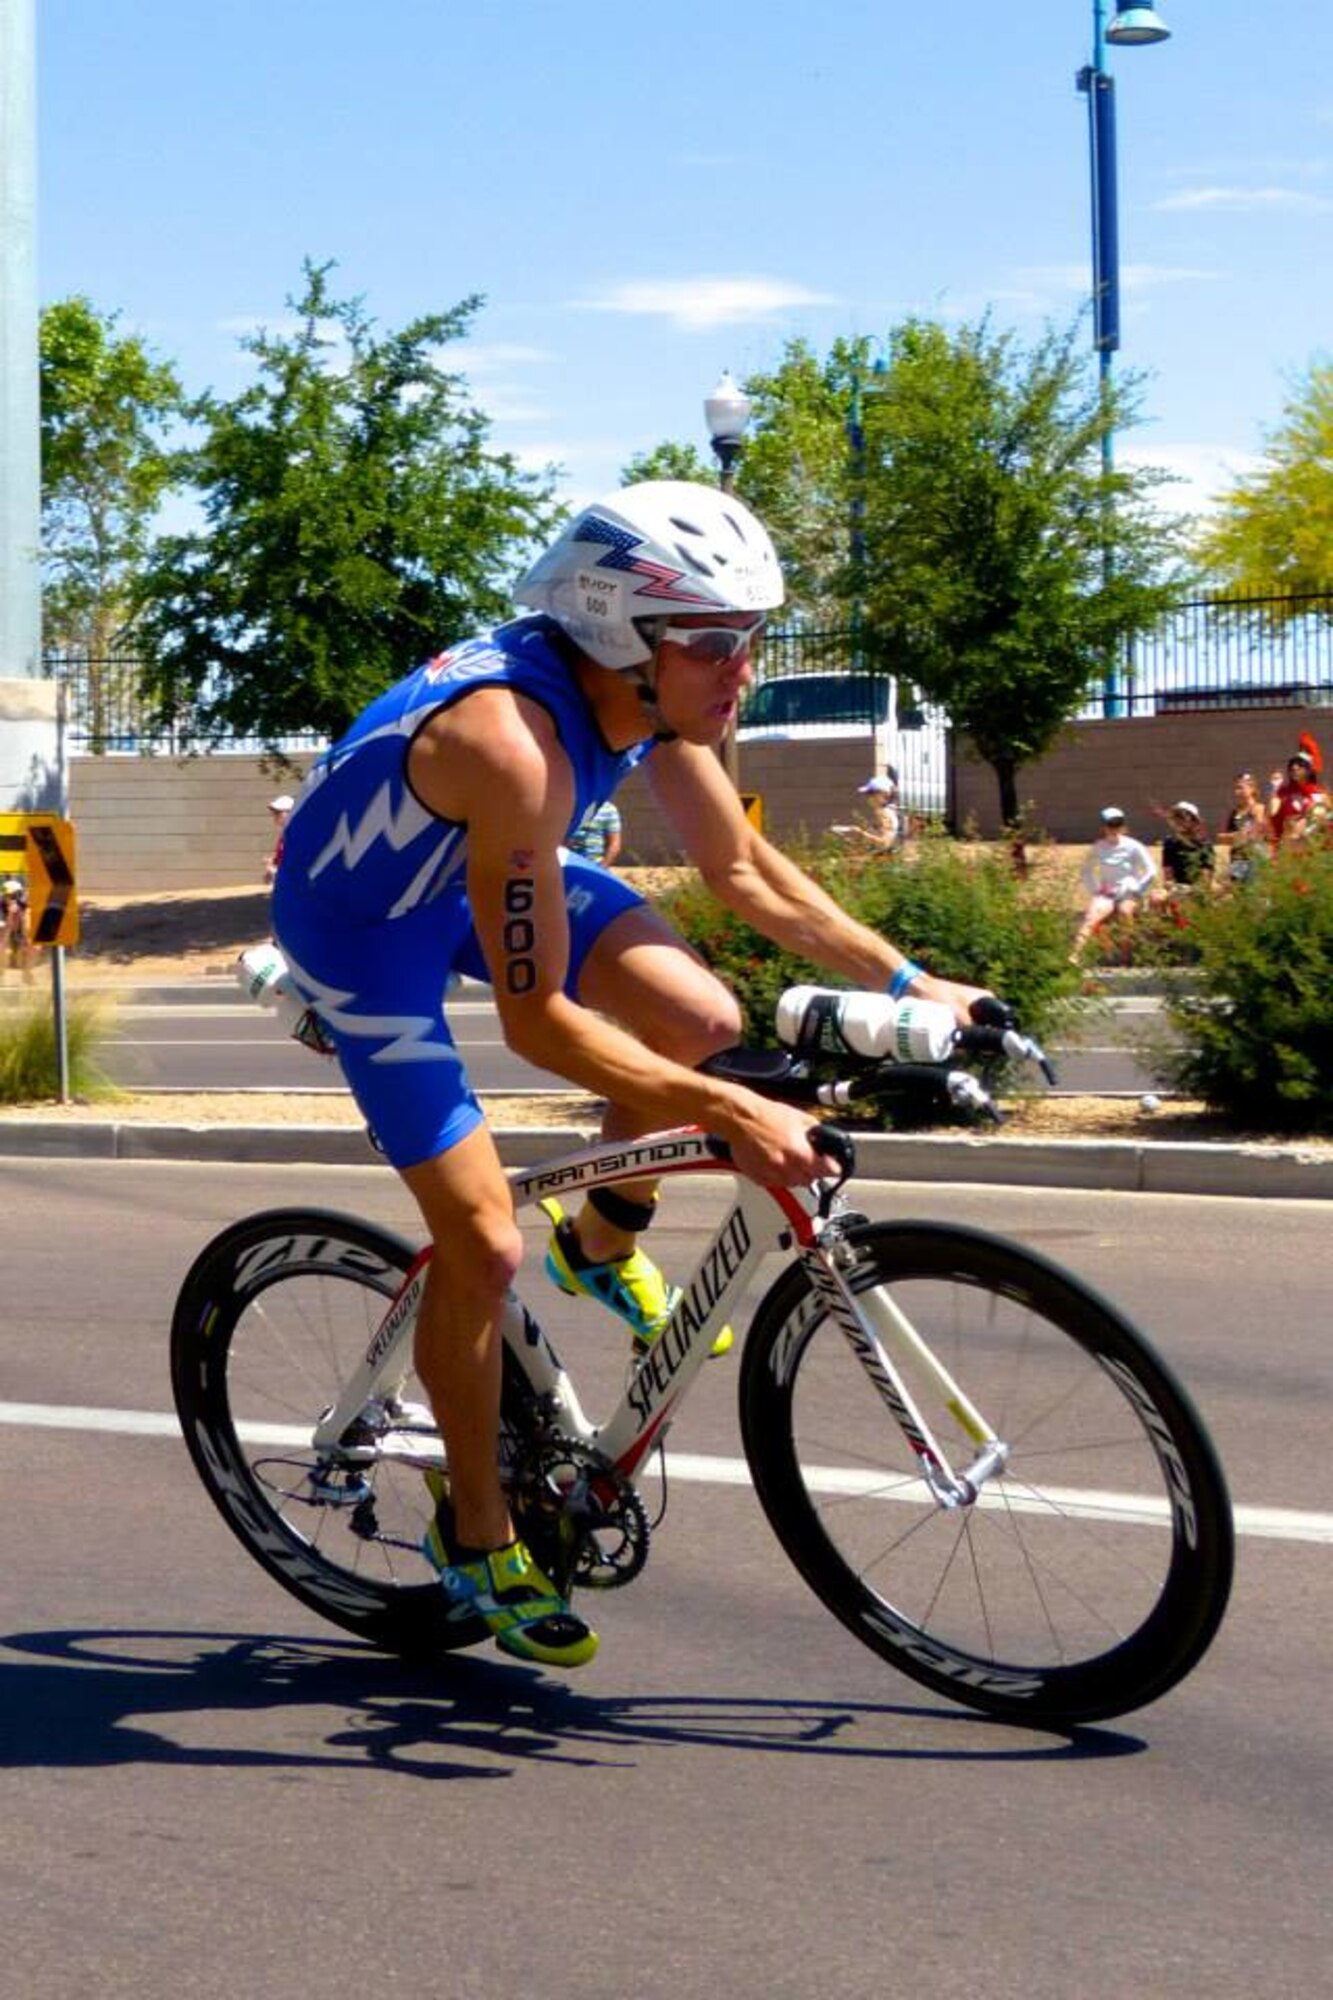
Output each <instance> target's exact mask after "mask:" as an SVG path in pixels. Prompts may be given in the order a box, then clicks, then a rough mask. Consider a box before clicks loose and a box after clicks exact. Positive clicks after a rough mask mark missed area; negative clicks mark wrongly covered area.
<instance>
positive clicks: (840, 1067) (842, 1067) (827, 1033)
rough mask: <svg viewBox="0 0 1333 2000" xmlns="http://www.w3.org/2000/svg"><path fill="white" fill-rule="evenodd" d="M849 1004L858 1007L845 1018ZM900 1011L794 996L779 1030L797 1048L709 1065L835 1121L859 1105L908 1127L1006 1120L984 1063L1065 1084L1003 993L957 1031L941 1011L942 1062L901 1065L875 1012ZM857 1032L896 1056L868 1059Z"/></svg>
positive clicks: (936, 1049)
mask: <svg viewBox="0 0 1333 2000" xmlns="http://www.w3.org/2000/svg"><path fill="white" fill-rule="evenodd" d="M844 1001H850V1003H851V1008H850V1009H849V1010H848V1013H847V1014H846V1015H845V1016H844V1015H843V1014H842V1003H843V1002H844ZM793 1003H795V1004H794V1005H793ZM892 1004H893V1003H890V1002H889V1001H888V1000H887V997H886V996H884V995H879V994H849V995H843V994H840V993H834V992H831V991H829V990H828V989H812V988H805V989H792V990H791V991H789V992H788V993H787V994H785V995H784V996H783V998H782V1000H780V1001H779V1005H778V1020H779V1031H780V1032H781V1033H782V1034H783V1039H784V1041H786V1042H787V1044H788V1046H787V1047H784V1048H779V1049H754V1048H735V1049H727V1050H724V1051H723V1052H722V1053H721V1054H720V1055H717V1056H712V1057H710V1058H709V1059H708V1060H707V1061H706V1062H705V1063H703V1064H701V1068H702V1069H703V1070H705V1071H706V1072H707V1073H708V1074H710V1075H714V1076H722V1077H725V1078H726V1079H727V1080H728V1081H730V1082H734V1083H740V1084H744V1085H745V1086H747V1087H748V1088H749V1089H751V1090H755V1091H757V1092H759V1093H760V1095H762V1096H768V1097H777V1098H782V1099H783V1100H784V1101H785V1102H787V1103H793V1104H801V1105H810V1106H811V1107H812V1108H813V1107H818V1108H819V1109H820V1110H822V1111H823V1112H825V1113H826V1114H828V1113H833V1114H835V1115H836V1114H838V1113H842V1114H844V1115H846V1114H848V1113H855V1111H856V1110H857V1108H858V1107H860V1108H861V1109H862V1110H863V1111H868V1110H870V1109H871V1108H872V1107H873V1109H874V1110H875V1111H877V1112H878V1113H880V1114H881V1115H884V1116H887V1118H888V1120H889V1122H890V1123H892V1124H894V1125H899V1126H903V1125H911V1124H914V1123H915V1124H920V1123H925V1122H933V1121H936V1120H938V1119H939V1118H940V1117H945V1118H952V1119H957V1120H962V1121H965V1122H972V1123H975V1122H978V1121H980V1120H987V1121H989V1122H991V1123H994V1124H999V1123H1001V1122H1002V1114H1001V1112H1000V1109H999V1106H998V1105H997V1104H996V1102H995V1099H994V1097H993V1095H992V1093H991V1089H990V1087H989V1082H988V1080H987V1079H986V1078H984V1077H983V1076H981V1075H978V1074H977V1073H976V1066H980V1067H981V1068H983V1069H984V1068H985V1067H986V1066H987V1065H994V1064H997V1063H999V1062H1008V1063H1014V1064H1018V1063H1031V1064H1033V1065H1034V1066H1035V1067H1036V1068H1037V1069H1038V1070H1040V1072H1041V1074H1042V1076H1043V1077H1044V1078H1045V1080H1046V1082H1047V1083H1048V1084H1054V1082H1055V1081H1056V1074H1055V1069H1054V1066H1053V1064H1052V1063H1051V1062H1050V1060H1049V1058H1048V1057H1047V1055H1046V1053H1045V1051H1044V1050H1043V1049H1042V1048H1041V1046H1040V1045H1039V1044H1038V1043H1037V1042H1036V1041H1035V1040H1034V1039H1033V1038H1032V1037H1031V1036H1030V1035H1026V1034H1024V1033H1023V1030H1022V1027H1021V1025H1020V1023H1019V1020H1018V1017H1017V1014H1016V1012H1015V1010H1014V1009H1013V1008H1012V1007H1010V1006H1008V1005H1007V1004H1006V1003H1005V1002H1004V1001H1002V1000H1000V999H998V998H997V997H996V996H995V995H994V994H983V995H981V996H980V997H979V998H978V999H977V1000H976V1001H974V1002H973V1004H972V1008H971V1022H970V1024H969V1025H968V1026H965V1027H954V1028H953V1029H952V1031H951V1030H950V1027H949V1022H948V1017H947V1012H946V1010H944V1009H942V1008H938V1007H936V1008H935V1014H936V1016H943V1019H942V1021H940V1023H939V1032H938V1039H937V1040H936V1041H933V1042H932V1043H931V1046H930V1050H929V1053H930V1054H931V1055H935V1056H936V1057H937V1059H935V1060H926V1061H921V1060H912V1061H899V1060H897V1059H896V1055H897V1050H898V1048H899V1047H900V1046H902V1042H901V1038H900V1037H898V1036H895V1035H892V1034H890V1035H888V1036H887V1037H886V1036H884V1035H882V1034H879V1033H878V1032H877V1029H878V1028H879V1026H880V1025H881V1024H880V1023H878V1022H877V1021H876V1019H875V1018H874V1015H875V1010H876V1009H886V1008H889V1007H890V1006H891V1005H892ZM798 1017H799V1018H798ZM844 1024H846V1032H843V1027H844ZM853 1032H855V1033H856V1034H857V1036H858V1037H859V1039H860V1040H861V1043H862V1046H863V1047H864V1046H867V1042H866V1036H867V1033H869V1034H870V1037H871V1039H870V1042H869V1044H868V1045H869V1046H873V1047H875V1048H878V1049H886V1050H888V1051H890V1052H889V1053H879V1054H874V1055H870V1054H862V1053H859V1052H858V1050H857V1049H856V1048H854V1047H853V1046H852V1045H851V1043H850V1041H849V1040H848V1035H849V1034H850V1033H853Z"/></svg>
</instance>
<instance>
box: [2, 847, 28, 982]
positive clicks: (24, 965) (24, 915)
mask: <svg viewBox="0 0 1333 2000" xmlns="http://www.w3.org/2000/svg"><path fill="white" fill-rule="evenodd" d="M0 926H3V936H4V959H3V961H2V962H0V970H3V969H4V967H8V969H9V971H11V972H20V973H22V975H23V984H24V985H25V986H31V985H32V949H33V948H32V939H31V937H30V936H29V934H28V892H27V890H26V889H25V887H24V886H23V884H22V882H20V881H19V880H18V878H17V876H13V875H11V876H10V877H9V879H8V881H6V882H4V883H0Z"/></svg>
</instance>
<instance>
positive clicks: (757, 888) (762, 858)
mask: <svg viewBox="0 0 1333 2000" xmlns="http://www.w3.org/2000/svg"><path fill="white" fill-rule="evenodd" d="M647 773H648V777H649V780H650V783H651V785H652V788H653V791H654V794H655V796H656V798H657V800H658V803H659V804H660V806H661V807H662V810H663V812H664V813H665V814H666V816H667V818H668V820H669V821H670V823H671V826H672V830H673V831H674V833H675V834H676V837H677V838H678V840H679V841H680V843H681V846H682V847H683V848H684V849H685V851H686V853H687V854H688V855H689V856H690V859H691V860H692V861H693V862H694V864H695V866H696V867H697V868H698V870H699V872H700V874H701V875H702V876H703V879H704V881H705V882H706V883H707V885H708V887H709V888H710V889H711V890H712V892H713V894H714V895H715V896H716V897H717V898H718V900H719V901H720V902H723V903H725V904H726V906H727V908H728V909H730V910H734V911H735V912H736V914H737V916H740V917H744V919H745V921H746V922H747V923H750V924H753V926H754V928H755V929H756V930H757V931H762V932H763V934H764V936H765V937H768V938H772V939H773V941H774V943H775V944H780V945H782V946H783V947H784V948H785V949H786V950H788V951H792V952H796V953H798V954H799V955H800V956H801V957H802V958H809V959H813V960H814V962H815V963H816V964H817V965H824V966H827V967H828V969H829V971H830V972H836V973H840V974H841V975H842V977H843V978H844V979H849V980H850V981H851V982H852V984H853V985H855V986H865V987H869V988H870V989H871V990H872V991H877V992H882V991H883V989H884V988H885V987H886V986H887V985H888V983H889V981H890V979H891V978H892V977H893V975H894V973H895V972H897V971H898V969H899V967H900V966H902V965H903V964H904V963H906V953H904V952H902V951H900V950H899V949H898V948H897V946H896V945H892V944H890V943H888V942H887V940H886V939H884V938H882V937H880V936H878V935H877V933H876V932H874V931H872V930H868V929H867V928H866V926H865V925H864V924H859V923H857V922H856V920H855V919H854V918H852V917H850V916H848V914H847V912H846V911H845V910H843V909H842V908H841V907H840V906H839V905H838V904H837V903H835V902H834V900H833V898H832V897H831V896H829V895H828V894H826V892H825V891H824V890H823V889H821V888H820V887H819V884H818V883H817V882H813V881H811V879H810V877H809V876H808V875H807V874H805V872H804V871H803V870H802V869H800V868H798V867H796V865H795V863H794V862H791V861H789V860H788V859H787V857H786V855H785V854H783V853H782V852H781V851H780V850H779V849H778V848H776V847H774V845H773V844H772V842H771V841H768V840H765V839H764V837H763V835H762V834H761V833H759V832H758V830H757V829H756V828H755V827H753V826H752V825H751V824H750V822H749V821H748V820H747V819H746V817H745V814H744V812H743V811H742V809H741V803H740V800H739V799H738V798H737V796H736V792H735V790H734V788H733V786H732V785H731V783H730V781H729V779H728V778H727V776H726V774H725V773H724V772H723V770H722V767H721V765H720V764H719V763H718V761H717V759H716V757H714V756H713V755H712V754H711V752H709V751H708V750H706V749H702V748H700V747H699V746H698V745H696V744H691V743H680V742H677V743H670V744H666V745H664V746H663V747H662V748H661V749H660V750H658V751H657V752H656V754H655V755H654V756H653V758H652V760H651V762H650V763H649V764H648V766H647ZM941 942H942V943H947V940H942V941H941ZM982 990H983V989H981V988H980V987H976V986H965V985H961V984H960V983H959V982H957V981H956V980H952V979H940V978H937V977H936V976H935V975H934V974H931V973H923V974H922V975H921V977H920V978H919V979H917V980H914V981H913V984H912V992H913V993H914V994H918V995H920V996H921V997H922V998H924V999H927V1000H939V1001H941V1002H942V1003H943V1004H944V1005H945V1006H948V1007H952V1008H953V1010H954V1013H955V1015H956V1016H957V1018H958V1020H959V1022H960V1023H964V1022H966V1021H967V1020H968V1018H969V1014H968V1010H969V1008H970V1007H971V1005H972V1002H973V1001H974V1000H976V999H977V998H978V997H979V995H980V993H981V992H982Z"/></svg>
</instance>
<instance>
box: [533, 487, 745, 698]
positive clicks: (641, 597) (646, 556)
mask: <svg viewBox="0 0 1333 2000" xmlns="http://www.w3.org/2000/svg"><path fill="white" fill-rule="evenodd" d="M782 595H783V592H782V571H781V570H780V569H779V567H778V559H777V556H776V555H775V553H774V550H773V544H772V542H771V541H770V540H769V538H768V531H767V529H766V528H765V527H764V526H763V525H762V523H761V522H759V521H758V520H756V518H755V516H754V515H753V514H752V513H751V512H750V510H749V508H748V507H747V506H745V505H744V503H743V502H742V501H740V500H737V499H736V497H735V495H734V494H731V493H723V492H722V491H721V489H720V488H718V487H716V486H700V485H698V484H696V483H695V482H694V481H692V480H688V479H644V480H641V481H640V482H639V484H638V485H637V486H622V487H621V488H620V490H619V491H618V492H616V493H612V494H609V495H608V496H607V498H606V499H605V500H598V501H595V502H594V503H593V505H592V506H590V507H585V508H584V509H583V511H582V513H580V514H578V515H576V516H575V518H574V519H573V520H572V521H571V522H570V523H569V525H568V526H567V527H566V528H565V530H564V532H563V533H562V534H561V536H560V538H559V540H558V541H556V542H554V543H553V544H552V545H551V547H550V548H549V549H548V550H547V551H546V553H545V555H543V556H539V557H538V559H537V561H536V562H535V563H534V564H533V566H532V568H531V569H530V570H529V571H528V573H527V575H526V576H525V577H524V578H523V579H522V581H521V582H520V583H519V584H518V586H517V587H516V589H515V591H514V596H515V598H516V599H517V601H518V602H519V603H520V604H526V605H529V606H531V608H532V609H533V610H534V611H545V612H547V613H548V614H549V616H550V617H552V618H554V619H555V621H556V623H557V624H558V625H561V626H563V628H564V630H565V631H566V632H568V634H569V636H570V638H571V639H572V640H573V641H574V643H575V645H576V646H578V647H580V648H581V650H582V651H583V652H585V653H587V654H588V656H589V658H590V659H593V660H596V662H597V664H598V666H601V667H618V668H621V669H626V668H629V669H641V668H643V667H645V666H647V665H648V663H649V662H650V661H651V659H652V657H653V653H654V651H655V648H656V638H657V635H656V633H655V631H654V627H653V625H652V624H651V623H648V622H647V621H649V620H657V621H660V623H662V624H665V623H667V622H669V620H670V618H671V616H672V614H673V613H678V612H683V613H688V614H691V615H697V614H699V613H700V612H708V611H728V612H730V611H773V610H776V608H777V606H778V605H779V604H781V602H782Z"/></svg>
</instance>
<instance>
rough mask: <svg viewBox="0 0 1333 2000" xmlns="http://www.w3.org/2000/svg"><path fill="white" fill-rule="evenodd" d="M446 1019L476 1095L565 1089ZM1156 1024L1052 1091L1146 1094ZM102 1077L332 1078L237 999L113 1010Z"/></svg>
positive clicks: (178, 1086) (481, 1026)
mask: <svg viewBox="0 0 1333 2000" xmlns="http://www.w3.org/2000/svg"><path fill="white" fill-rule="evenodd" d="M449 1011H450V1019H451V1021H452V1022H453V1024H454V1032H455V1035H456V1037H457V1040H458V1043H459V1046H460V1048H461V1049H462V1050H463V1052H464V1056H465V1059H466V1062H467V1065H468V1073H469V1075H470V1076H471V1078H472V1081H473V1084H474V1086H475V1087H476V1088H477V1089H479V1090H503V1091H511V1092H512V1091H521V1090H551V1089H560V1090H565V1089H568V1087H569V1086H568V1083H567V1082H566V1080H565V1079H564V1078H562V1077H558V1076H553V1075H552V1074H550V1073H549V1072H547V1071H542V1070H535V1069H533V1068H531V1067H530V1066H529V1065H528V1064H526V1063H524V1062H521V1061H520V1060H519V1059H518V1057H516V1056H513V1055H511V1054H510V1053H509V1051H508V1050H507V1049H506V1048H505V1046H504V1042H503V1039H502V1037H501V1034H500V1024H499V1020H498V1018H497V1016H496V1013H495V1008H494V1006H493V1005H492V1003H491V1001H490V1000H489V999H488V998H484V997H479V998H475V999H472V998H469V999H461V1000H455V1001H454V1002H453V1003H452V1004H451V1006H450V1010H449ZM1159 1022H1160V1010H1159V1009H1158V1006H1157V1003H1156V1002H1155V1001H1153V1000H1150V999H1145V1000H1134V999H1130V1000H1125V1001H1121V1002H1119V1003H1118V1004H1117V1006H1116V1008H1115V1010H1114V1012H1110V1011H1108V1013H1107V1015H1106V1017H1105V1018H1104V1019H1099V1020H1098V1021H1097V1022H1096V1023H1095V1024H1094V1025H1093V1026H1091V1027H1090V1028H1089V1030H1088V1032H1087V1035H1086V1037H1085V1038H1084V1041H1083V1042H1082V1044H1081V1045H1080V1046H1077V1047H1065V1048H1060V1049H1056V1050H1055V1051H1054V1052H1053V1053H1054V1054H1055V1057H1056V1061H1057V1065H1058V1069H1059V1085H1058V1088H1059V1089H1061V1090H1063V1091H1068V1092H1074V1093H1084V1092H1103V1091H1127V1092H1132V1093H1133V1094H1134V1095H1136V1096H1137V1095H1138V1094H1139V1093H1140V1092H1142V1091H1144V1090H1147V1089H1149V1088H1150V1087H1155V1086H1153V1085H1152V1079H1151V1078H1150V1077H1149V1075H1148V1074H1147V1072H1146V1070H1145V1068H1144V1066H1143V1063H1142V1060H1141V1059H1140V1058H1139V1057H1138V1056H1137V1055H1136V1054H1135V1050H1134V1044H1135V1043H1136V1042H1137V1040H1138V1039H1139V1038H1140V1037H1141V1036H1142V1035H1143V1034H1144V1033H1145V1032H1147V1031H1149V1030H1150V1029H1152V1028H1155V1027H1156V1025H1157V1024H1158V1023H1159ZM106 1067H107V1070H108V1073H109V1074H110V1075H111V1077H112V1078H113V1080H114V1081H115V1082H117V1083H119V1084H122V1085H124V1086H125V1087H126V1088H130V1089H144V1088H151V1089H157V1090H236V1089H243V1088H249V1089H261V1090H293V1089H300V1090H309V1089H316V1088H320V1087H324V1088H338V1087H339V1086H338V1084H337V1078H336V1072H334V1071H333V1069H332V1068H331V1067H330V1066H328V1065H326V1064H323V1063H321V1062H320V1061H319V1059H318V1058H317V1057H315V1056H312V1055H311V1054H310V1052H309V1051H308V1050H306V1049H303V1048H301V1047H300V1046H299V1044H297V1043H295V1042H292V1041H291V1040H290V1039H289V1038H287V1037H285V1036H284V1035H282V1034H281V1033H280V1032H279V1031H278V1030H277V1029H276V1028H275V1025H274V1022H273V1019H272V1017H271V1016H269V1015H267V1014H265V1013H263V1012H262V1011H261V1010H260V1009H259V1008H257V1007H254V1006H252V1005H250V1004H249V1003H248V1002H247V1001H245V999H244V998H243V997H238V999H237V1000H236V1001H235V1002H231V1001H230V999H228V1001H227V1002H226V1003H219V1002H216V1001H215V1002H213V1003H211V1004H209V1005H202V1004H196V1005H189V1004H183V1005H171V1006H161V1005H155V1004H142V1003H134V1002H130V1003H124V1002H122V1003H121V1004H120V1006H119V1007H118V1008H117V1010H116V1018H115V1029H114V1033H113V1036H112V1038H111V1040H110V1042H109V1044H108V1049H107V1058H106Z"/></svg>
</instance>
